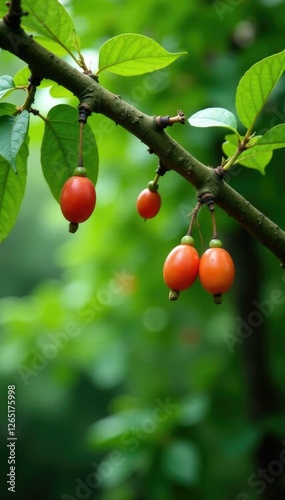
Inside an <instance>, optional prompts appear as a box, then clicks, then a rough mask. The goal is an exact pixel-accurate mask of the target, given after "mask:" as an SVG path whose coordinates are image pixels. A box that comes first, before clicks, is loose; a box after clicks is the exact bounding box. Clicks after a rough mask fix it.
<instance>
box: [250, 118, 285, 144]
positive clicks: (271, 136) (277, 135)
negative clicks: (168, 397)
mask: <svg viewBox="0 0 285 500" xmlns="http://www.w3.org/2000/svg"><path fill="white" fill-rule="evenodd" d="M265 144H267V145H268V146H270V149H271V150H273V149H279V148H284V147H285V124H284V123H280V124H279V125H276V127H273V128H271V129H270V130H268V131H267V132H266V133H265V134H264V135H263V136H262V137H261V138H260V139H259V140H258V141H257V142H256V146H262V145H265Z"/></svg>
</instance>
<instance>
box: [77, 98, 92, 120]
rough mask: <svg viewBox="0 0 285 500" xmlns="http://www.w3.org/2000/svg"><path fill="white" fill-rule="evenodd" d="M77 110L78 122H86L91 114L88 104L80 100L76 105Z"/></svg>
mask: <svg viewBox="0 0 285 500" xmlns="http://www.w3.org/2000/svg"><path fill="white" fill-rule="evenodd" d="M78 110H79V117H78V121H79V122H82V123H86V122H87V119H88V117H89V116H90V115H91V109H90V106H89V105H88V104H86V103H84V102H82V103H81V104H80V105H79V106H78Z"/></svg>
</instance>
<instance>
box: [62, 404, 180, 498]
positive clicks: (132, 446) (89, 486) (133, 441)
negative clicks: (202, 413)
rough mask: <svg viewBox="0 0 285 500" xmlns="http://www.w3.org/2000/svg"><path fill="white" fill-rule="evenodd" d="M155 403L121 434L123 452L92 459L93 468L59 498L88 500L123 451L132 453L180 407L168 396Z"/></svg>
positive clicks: (115, 464)
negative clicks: (99, 460) (135, 423)
mask: <svg viewBox="0 0 285 500" xmlns="http://www.w3.org/2000/svg"><path fill="white" fill-rule="evenodd" d="M155 403H156V406H155V408H154V409H153V411H152V412H151V415H150V416H149V417H145V418H144V419H142V421H141V422H140V424H139V425H133V426H131V427H130V429H129V430H127V431H125V432H124V433H123V434H122V436H121V445H122V450H123V452H122V451H120V450H113V451H111V452H110V453H109V454H108V455H107V456H106V457H105V458H104V460H102V462H100V463H99V464H98V463H97V462H95V461H93V462H92V463H91V467H92V469H94V470H91V471H90V472H89V474H88V475H87V476H86V477H85V478H84V479H82V478H80V477H76V478H75V481H74V482H75V486H74V492H73V493H72V495H70V494H68V493H64V494H63V495H62V496H61V500H88V499H89V498H91V495H92V494H93V491H94V490H95V489H97V488H100V487H101V486H102V485H103V484H104V481H105V480H107V479H108V478H110V477H111V475H112V474H113V473H114V470H115V469H116V468H117V467H120V466H121V465H122V464H123V463H124V461H125V460H126V457H125V455H124V453H125V451H127V452H128V453H134V452H135V451H136V450H137V449H138V448H139V446H140V444H141V443H142V442H144V441H146V440H147V439H148V438H149V436H150V435H151V434H153V433H154V432H155V431H156V430H157V428H158V426H159V425H160V424H161V423H162V422H165V421H166V420H167V419H168V418H169V416H170V415H172V414H173V413H174V412H177V411H178V410H179V408H180V406H179V405H178V404H176V403H172V402H171V401H170V398H169V396H168V397H166V398H165V400H164V401H163V400H162V399H160V398H157V399H156V400H155Z"/></svg>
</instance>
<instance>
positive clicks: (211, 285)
mask: <svg viewBox="0 0 285 500" xmlns="http://www.w3.org/2000/svg"><path fill="white" fill-rule="evenodd" d="M199 277H200V281H201V283H202V286H203V287H204V288H205V290H207V292H209V293H212V294H213V295H221V294H223V293H225V292H227V291H228V290H229V289H230V288H231V286H232V284H233V281H234V277H235V266H234V263H233V260H232V258H231V256H230V254H229V253H228V252H227V251H226V250H224V249H223V248H208V250H206V252H205V253H204V254H203V255H202V257H201V259H200V265H199Z"/></svg>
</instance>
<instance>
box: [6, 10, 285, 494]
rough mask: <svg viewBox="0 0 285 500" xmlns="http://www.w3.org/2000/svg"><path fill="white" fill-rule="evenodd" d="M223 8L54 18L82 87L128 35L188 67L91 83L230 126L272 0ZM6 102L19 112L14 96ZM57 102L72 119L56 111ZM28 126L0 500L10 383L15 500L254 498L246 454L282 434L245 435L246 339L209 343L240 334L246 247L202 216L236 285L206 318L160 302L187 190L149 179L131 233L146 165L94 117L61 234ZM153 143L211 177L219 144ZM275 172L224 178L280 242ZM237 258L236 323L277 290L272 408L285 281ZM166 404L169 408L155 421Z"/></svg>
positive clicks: (248, 422) (279, 103) (251, 425)
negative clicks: (176, 151)
mask: <svg viewBox="0 0 285 500" xmlns="http://www.w3.org/2000/svg"><path fill="white" fill-rule="evenodd" d="M233 3H234V2H230V1H227V0H225V1H222V2H218V1H215V2H208V1H206V0H204V1H203V2H202V1H198V0H197V1H196V0H195V1H192V2H188V1H186V0H181V1H180V2H169V1H165V0H164V1H160V0H156V1H155V2H153V1H152V0H145V1H144V2H143V6H140V7H139V6H138V4H137V3H136V2H133V1H131V0H116V1H115V0H113V1H108V0H96V2H92V3H90V2H87V1H85V0H80V1H79V0H72V1H70V2H65V6H66V7H67V9H68V11H69V13H70V14H71V17H72V19H73V21H74V24H75V26H76V28H77V31H78V33H79V34H80V36H81V48H82V52H83V54H84V56H85V59H86V62H87V64H89V63H90V66H91V68H92V69H93V70H94V71H95V70H96V68H97V60H98V49H99V48H100V46H101V45H102V43H104V42H105V41H106V40H107V39H108V38H110V37H113V36H116V35H118V34H121V33H128V32H133V33H141V34H144V35H146V36H150V37H151V38H153V39H154V40H156V41H157V42H159V43H160V44H161V45H162V46H164V47H165V48H166V49H167V50H169V51H171V52H180V51H184V50H185V51H187V52H188V55H187V56H183V57H181V58H180V59H178V60H177V61H176V62H175V63H174V64H173V65H171V66H170V67H169V68H166V69H163V70H161V71H159V72H156V73H153V74H150V75H144V76H141V77H139V76H138V77H133V78H124V77H120V76H116V75H112V74H107V73H106V74H105V73H102V75H100V82H101V83H102V84H103V85H105V86H106V87H107V88H108V89H110V90H111V91H113V92H115V93H117V94H120V95H121V96H122V98H124V99H126V100H127V101H128V102H130V103H132V104H134V105H135V106H136V107H138V108H140V109H142V110H143V111H144V112H146V113H149V114H150V115H164V114H165V115H167V114H170V115H173V114H174V115H175V114H176V111H177V110H178V109H182V110H183V111H184V112H185V114H186V116H190V115H191V114H193V113H195V112H196V111H198V110H199V109H202V108H206V107H211V106H216V107H218V106H219V107H224V108H227V109H229V110H231V111H233V112H234V96H235V89H236V87H237V84H238V81H239V79H240V78H241V76H242V75H243V73H244V72H245V71H246V70H247V69H248V68H249V67H250V66H251V65H252V64H254V63H255V62H256V61H258V60H260V59H262V58H264V57H266V56H268V55H271V54H273V53H275V52H279V51H281V50H282V49H283V44H284V42H283V40H284V24H283V19H284V16H283V12H284V4H285V2H284V1H280V0H279V1H275V2H273V1H272V2H271V1H269V0H259V1H256V2H249V1H247V0H244V1H240V2H235V3H236V4H237V5H235V6H233V5H232V4H233ZM0 58H1V68H2V72H3V68H5V71H4V73H5V74H11V75H13V74H15V73H16V72H17V71H18V69H20V68H21V67H23V64H22V63H21V62H20V61H18V60H16V59H15V58H13V57H12V56H10V55H9V54H6V53H4V52H3V51H2V52H1V54H0ZM283 84H284V78H282V79H281V82H280V84H279V85H278V86H277V88H276V90H275V92H274V95H273V96H272V98H271V99H270V101H269V102H268V104H267V106H266V109H265V112H264V113H263V115H262V118H261V119H260V120H259V121H258V123H257V129H258V130H257V132H258V133H259V132H263V133H264V132H265V131H266V130H267V129H268V128H269V127H272V126H274V125H277V124H278V123H283V122H284V118H285V115H284V112H285V110H284V104H283V103H284V85H283ZM41 96H42V97H41ZM13 98H14V99H15V100H17V99H18V100H19V103H21V102H22V101H23V99H24V95H22V96H16V97H13ZM7 100H8V98H7ZM59 102H61V101H58V99H57V100H52V98H50V97H49V91H48V90H47V89H46V90H43V91H41V92H39V93H38V96H37V100H36V103H35V106H36V107H38V108H39V109H40V111H41V113H42V114H47V112H48V110H49V109H50V107H51V106H53V105H55V104H58V103H59ZM62 102H68V103H70V104H73V105H74V106H76V105H77V102H76V101H75V100H74V99H72V98H71V99H69V100H68V101H67V100H66V99H65V100H63V101H62ZM31 122H32V123H31V138H32V140H31V142H30V148H31V152H30V157H29V162H28V182H27V193H26V196H25V199H24V202H23V205H22V208H21V212H20V217H19V219H18V221H17V223H16V226H15V228H14V229H13V231H12V233H11V235H10V236H9V237H8V239H7V240H5V241H4V242H3V243H2V244H1V248H0V275H1V282H0V296H1V300H0V345H1V349H0V377H1V378H0V389H1V408H2V409H3V410H1V420H0V426H1V427H0V430H1V435H2V437H3V439H2V441H1V471H2V477H3V476H4V483H3V484H2V485H1V488H3V492H4V493H3V494H4V496H3V498H6V497H5V494H6V495H7V493H5V492H6V491H7V489H6V473H7V449H6V437H7V418H6V391H7V385H8V384H15V385H16V395H17V412H16V417H17V424H16V426H17V436H18V441H17V449H16V453H17V469H16V477H17V494H16V495H15V498H19V499H21V500H26V499H29V500H38V499H41V500H53V499H55V500H57V499H65V500H68V499H70V498H72V499H74V498H94V499H98V500H134V499H147V500H174V499H175V500H176V499H185V498H193V499H195V500H196V499H197V500H200V499H201V500H202V499H206V500H227V499H229V500H232V499H235V500H249V499H250V500H253V499H256V498H262V497H261V495H260V494H258V488H257V486H255V487H253V486H250V485H249V484H248V478H249V477H250V475H251V474H254V473H256V466H255V463H254V460H253V457H254V452H255V450H256V448H257V446H258V444H259V442H260V440H261V438H262V435H263V433H264V432H265V430H268V429H270V430H271V432H272V433H273V434H274V435H275V436H276V437H277V438H278V439H280V440H281V441H282V439H284V428H285V421H284V414H283V412H282V411H280V412H279V413H278V414H273V415H267V416H266V418H264V419H262V420H260V421H258V422H256V421H255V420H254V419H252V418H251V416H250V414H249V413H250V412H249V411H248V408H249V406H250V402H249V397H248V395H249V390H248V380H247V372H246V370H245V360H244V358H243V355H242V348H243V347H244V345H245V344H246V342H247V340H244V341H243V342H241V343H239V342H237V343H234V344H233V349H232V351H233V352H230V350H229V344H228V343H227V342H226V341H225V338H231V339H234V337H233V336H234V335H235V334H236V333H237V332H238V325H239V324H240V318H242V320H243V321H244V322H245V323H247V324H248V322H249V321H250V320H249V317H242V316H241V312H240V310H239V305H238V304H240V303H241V302H242V297H241V296H240V293H241V292H240V290H241V289H242V288H241V283H242V282H244V281H245V282H246V283H247V284H248V283H251V281H252V279H253V277H252V276H251V275H247V274H246V271H245V269H244V268H243V263H242V258H241V257H242V256H244V255H247V251H248V247H247V246H246V245H248V242H247V240H246V238H244V237H243V236H242V233H241V231H240V230H239V228H238V227H237V224H236V223H235V222H234V221H232V220H230V219H229V218H228V217H227V216H226V215H225V214H223V213H222V211H221V210H219V209H218V210H217V221H218V228H219V232H220V237H221V239H223V241H224V246H225V247H226V248H227V249H229V250H230V251H232V253H233V256H234V258H235V260H236V268H237V279H236V284H235V286H234V287H233V289H232V291H230V292H229V293H228V294H227V295H226V296H225V297H224V303H223V305H222V306H219V307H217V306H216V305H214V304H213V303H212V298H211V296H210V295H208V294H207V293H206V292H204V291H203V290H202V289H201V286H200V284H199V282H197V283H195V284H194V285H193V287H192V288H191V289H190V290H189V291H187V292H185V293H183V294H181V297H180V298H179V301H177V302H176V303H170V302H169V301H168V298H167V296H168V291H167V289H166V287H165V285H164V283H163V279H162V266H163V262H164V259H165V257H166V256H167V254H168V252H169V251H170V250H171V249H172V248H173V247H174V246H175V245H176V244H178V243H179V241H180V239H181V237H182V236H183V235H184V234H185V233H186V230H187V227H188V223H189V213H190V212H191V210H192V209H193V208H194V206H195V203H196V199H195V192H194V189H193V188H192V187H191V185H189V184H187V183H186V182H185V181H184V180H183V179H181V178H180V177H178V176H177V175H176V174H175V173H171V172H170V173H168V174H167V175H165V177H163V178H162V179H161V181H160V193H161V196H162V200H163V203H162V208H161V211H160V213H159V216H158V217H156V218H155V219H153V220H150V221H147V222H143V221H142V220H141V219H140V218H139V216H138V215H137V213H136V210H135V203H136V198H137V195H138V193H139V192H140V191H141V190H142V189H144V188H145V187H146V185H147V183H148V181H149V180H151V179H153V177H154V171H155V169H156V167H157V162H156V158H155V157H153V156H152V155H150V154H149V153H148V152H147V150H146V147H145V146H144V145H143V144H141V143H140V142H139V141H138V140H137V139H135V138H134V137H132V136H130V135H129V134H128V133H127V132H125V131H124V130H122V129H120V128H119V127H116V126H115V124H113V123H112V122H111V121H109V120H108V119H107V118H105V117H103V116H92V117H91V119H90V124H91V125H92V127H93V130H94V131H95V136H96V139H97V143H98V149H99V157H100V167H99V176H98V182H97V196H98V201H97V206H96V210H95V212H94V216H93V217H92V218H91V219H90V220H89V221H88V222H86V223H85V224H83V225H82V226H80V228H79V231H78V233H76V234H75V235H70V234H69V233H68V230H67V229H68V228H67V223H66V221H65V220H63V218H62V215H61V213H60V209H59V206H58V204H57V203H56V202H55V200H54V198H53V196H52V195H51V193H50V191H49V188H48V187H47V185H46V183H45V181H44V178H43V175H42V172H41V166H40V143H41V140H42V135H43V125H42V123H41V122H40V120H39V119H38V118H36V117H31ZM169 133H170V134H171V135H172V136H173V137H174V138H175V139H176V140H178V141H180V142H181V143H182V144H183V145H184V146H185V148H186V149H189V151H190V152H191V153H193V154H194V155H195V156H196V157H198V158H199V159H200V160H201V161H203V162H204V163H206V164H209V165H217V164H219V162H220V158H221V154H222V153H221V144H222V140H223V131H222V130H216V129H211V130H205V129H195V128H192V127H190V126H189V125H188V124H187V125H185V126H184V127H182V126H180V125H177V126H175V127H172V128H171V129H169ZM283 163H284V152H283V151H282V150H281V151H277V152H275V153H274V158H273V160H272V162H271V163H270V165H269V166H268V167H267V168H266V176H265V177H264V176H261V175H260V174H259V173H258V172H256V171H252V170H249V169H244V170H243V169H242V168H240V167H237V168H235V169H234V170H233V172H232V173H231V174H230V175H229V178H228V181H229V182H230V184H231V185H232V186H233V187H234V188H235V189H237V190H238V191H239V192H241V193H242V194H243V195H244V196H245V197H246V198H248V199H249V201H251V202H252V203H253V204H255V205H256V206H257V207H259V208H260V210H261V211H262V212H264V213H265V214H266V215H268V216H270V217H271V218H272V219H274V220H275V221H276V224H278V225H280V226H281V227H282V226H284V215H283V210H282V208H281V207H282V203H283V198H284V171H283ZM279 199H280V200H279ZM199 224H200V228H201V232H202V235H203V245H204V246H202V243H201V242H200V237H199V233H198V230H197V228H196V233H195V234H194V236H195V239H196V242H197V246H198V248H199V251H200V252H202V251H203V249H205V248H206V247H207V244H208V241H209V239H210V238H211V222H210V217H209V214H208V212H207V211H206V209H205V210H202V212H201V214H200V216H199ZM252 244H253V251H252V252H253V253H252V255H253V257H251V258H253V262H252V264H253V267H254V265H255V264H256V263H258V265H259V272H258V275H257V276H255V277H254V280H255V285H256V290H257V292H256V295H255V296H253V297H252V298H251V299H250V300H251V304H249V306H250V308H251V309H250V311H252V312H253V311H256V305H255V304H254V301H258V303H259V304H260V303H264V301H271V304H272V297H273V296H275V295H274V294H275V293H276V291H277V290H279V291H280V301H279V303H275V304H274V305H273V307H271V310H270V311H271V312H270V314H267V315H265V314H264V315H263V316H262V325H263V327H264V328H265V329H266V334H267V335H266V342H267V345H268V364H269V367H270V370H271V373H272V377H273V380H274V383H275V385H276V388H277V390H278V391H279V392H280V397H281V401H283V399H284V384H283V381H284V377H285V369H284V361H283V359H284V348H285V345H284V319H285V313H284V300H283V299H284V282H285V278H284V271H281V270H280V268H279V264H278V262H277V261H276V259H275V258H274V257H273V256H272V255H271V254H270V253H269V252H268V251H267V250H265V249H264V248H263V247H262V246H261V245H260V244H258V243H256V242H252ZM277 293H278V292H277ZM245 300H247V299H246V297H245ZM254 333H255V328H253V333H252V335H254ZM229 336H230V337H229ZM28 370H32V371H30V372H29V371H28ZM260 384H261V385H262V380H260ZM167 401H168V402H170V403H171V405H173V406H167V407H166V409H165V406H163V403H164V404H166V402H167ZM159 408H160V410H159ZM163 408H164V409H163ZM158 415H159V416H160V419H159V418H158ZM3 443H4V444H3ZM115 452H117V454H116V453H115ZM277 458H278V457H277ZM94 462H96V463H97V464H100V463H101V468H100V465H99V471H97V476H96V477H97V481H98V485H99V483H100V488H99V487H97V485H96V487H95V486H94V487H90V486H89V487H87V486H85V488H86V490H85V493H84V487H83V486H82V484H83V483H84V485H86V484H87V478H88V477H89V475H90V474H91V473H94V472H95V466H94ZM114 464H115V465H114ZM94 477H95V476H94ZM78 478H79V480H78ZM94 481H95V479H94ZM79 484H80V485H81V488H82V489H81V490H80V494H81V496H80V495H79V493H78V491H79V490H76V489H77V488H78V487H79V486H78V485H79ZM76 491H77V493H76ZM243 492H244V497H242V496H241V494H242V493H243ZM84 494H85V496H84ZM76 495H77V496H76ZM239 495H240V496H239Z"/></svg>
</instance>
